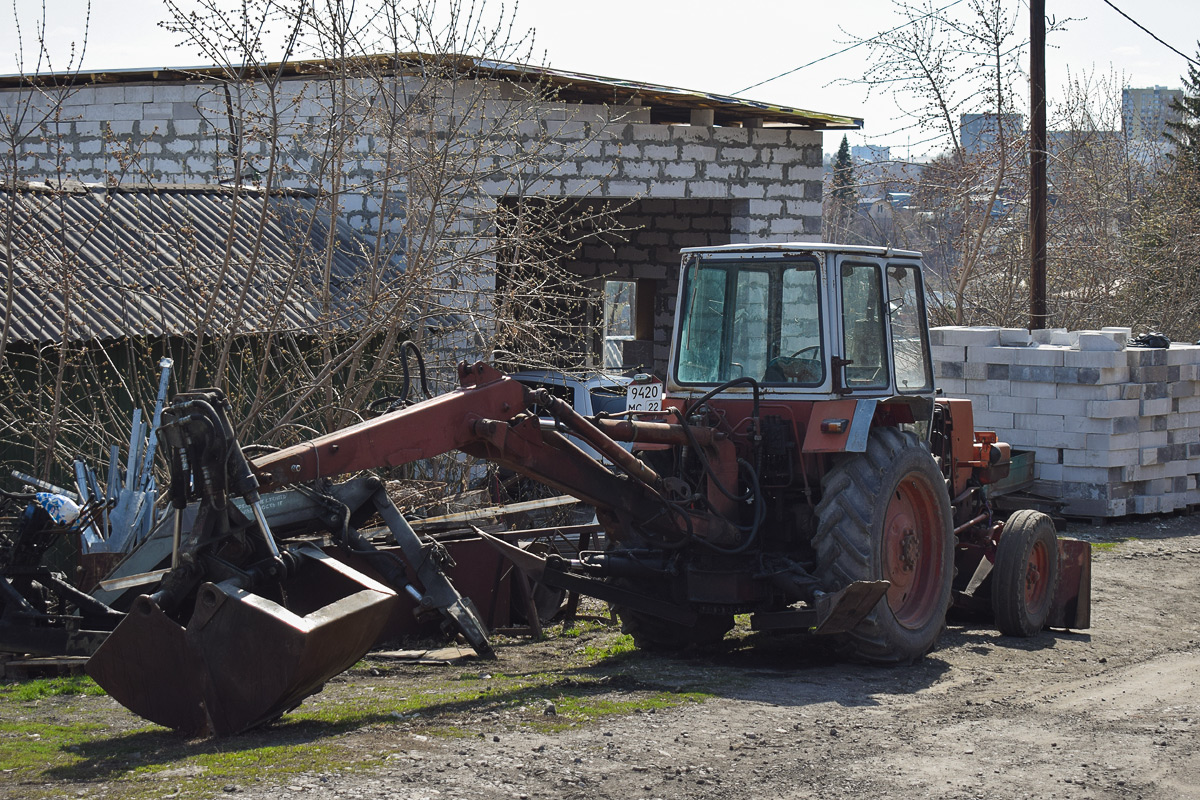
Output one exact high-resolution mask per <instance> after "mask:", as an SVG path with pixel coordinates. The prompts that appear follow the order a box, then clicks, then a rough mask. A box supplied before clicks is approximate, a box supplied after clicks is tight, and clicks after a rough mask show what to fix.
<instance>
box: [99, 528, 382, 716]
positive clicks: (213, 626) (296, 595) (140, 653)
mask: <svg viewBox="0 0 1200 800" xmlns="http://www.w3.org/2000/svg"><path fill="white" fill-rule="evenodd" d="M293 552H299V553H301V554H303V556H304V558H303V559H302V564H301V566H300V568H299V569H298V570H297V571H296V573H295V574H294V575H293V576H291V577H290V578H289V579H288V580H287V581H285V585H284V593H283V596H284V597H286V598H287V606H286V607H285V606H283V605H280V604H279V603H276V602H274V601H273V600H270V599H268V598H266V597H263V596H261V595H257V594H254V593H252V592H248V591H246V590H244V589H241V588H238V587H237V586H236V585H233V584H232V582H229V581H226V582H223V583H205V584H202V585H201V587H200V588H199V590H198V593H197V595H196V604H195V609H194V611H193V612H192V615H191V618H190V619H189V620H188V621H187V623H186V625H181V624H179V623H178V622H176V621H174V620H173V619H171V618H170V617H169V616H168V615H167V614H166V613H164V612H163V611H162V609H160V608H159V607H158V606H157V605H156V604H155V602H154V601H153V600H152V599H151V598H150V597H148V596H146V595H143V596H141V597H139V598H138V599H137V600H136V601H135V602H134V605H133V608H132V609H130V612H129V615H128V616H127V617H126V618H125V619H124V620H123V621H122V622H121V624H120V625H118V626H117V629H116V630H115V631H113V633H112V635H110V636H109V637H108V640H107V641H105V643H104V644H103V645H102V646H101V647H100V649H99V650H97V651H96V654H95V655H93V656H92V658H91V659H90V660H89V661H88V664H87V671H88V674H89V675H91V676H92V678H94V679H95V681H96V683H98V684H99V685H100V686H102V687H103V688H104V689H105V691H107V692H108V693H109V695H111V696H112V697H113V699H115V700H116V701H117V702H119V703H121V704H122V705H123V706H125V707H126V708H128V709H129V710H130V711H132V712H134V713H135V714H138V715H139V716H142V717H145V718H146V719H148V720H150V721H151V722H156V723H158V724H160V725H164V726H166V727H168V728H173V729H175V730H177V731H179V732H181V733H185V734H189V735H201V734H205V733H211V734H214V735H216V736H228V735H231V734H235V733H240V732H241V731H244V730H247V729H249V728H253V727H254V726H256V725H261V724H263V723H266V722H270V721H271V720H273V719H275V718H277V717H279V716H280V715H282V714H284V713H286V712H288V711H290V710H291V709H293V708H295V707H296V706H298V705H299V704H300V702H301V701H302V700H303V699H304V698H305V697H308V696H309V695H311V694H314V693H315V692H318V691H320V689H321V687H322V686H323V685H324V684H325V682H326V681H327V680H329V679H330V678H332V677H333V676H335V675H337V674H338V673H340V672H342V671H344V670H345V669H347V668H348V667H350V666H351V665H352V664H354V663H355V662H356V661H357V660H358V659H359V658H361V657H362V655H363V654H364V653H366V652H367V650H368V649H370V647H371V645H372V644H374V643H375V640H376V639H377V638H378V636H379V634H380V632H381V631H382V630H383V627H384V625H385V624H386V623H387V621H388V617H389V615H390V614H391V613H392V610H393V606H394V604H395V602H396V595H395V593H394V592H392V590H390V589H388V588H387V587H386V586H384V585H383V584H380V583H378V582H376V581H374V580H372V579H371V578H368V577H367V576H365V575H363V574H362V573H360V572H357V571H356V570H354V569H351V568H350V567H348V566H346V565H345V564H342V563H341V562H339V561H337V560H336V559H333V558H332V557H330V556H328V555H326V554H324V553H322V552H321V551H319V550H317V549H316V548H314V547H311V546H307V545H306V546H303V547H300V548H295V549H293Z"/></svg>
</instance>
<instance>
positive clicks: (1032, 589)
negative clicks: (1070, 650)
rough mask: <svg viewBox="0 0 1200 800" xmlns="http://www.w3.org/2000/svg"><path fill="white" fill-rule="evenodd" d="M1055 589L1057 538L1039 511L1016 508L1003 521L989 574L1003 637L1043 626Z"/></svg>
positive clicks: (1051, 523)
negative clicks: (1005, 520) (994, 562)
mask: <svg viewBox="0 0 1200 800" xmlns="http://www.w3.org/2000/svg"><path fill="white" fill-rule="evenodd" d="M1057 590H1058V534H1057V532H1056V531H1055V530H1054V521H1053V520H1052V519H1050V517H1048V516H1046V515H1045V514H1043V513H1041V512H1040V511H1033V510H1031V509H1022V510H1020V511H1018V512H1016V513H1015V514H1013V515H1012V516H1011V517H1009V518H1008V521H1007V522H1006V523H1004V529H1003V530H1002V531H1001V532H1000V542H999V543H998V544H997V545H996V564H995V566H994V568H993V571H992V611H993V612H994V613H995V615H996V627H997V628H998V629H999V630H1000V632H1001V633H1003V634H1004V635H1006V636H1025V637H1029V636H1033V635H1035V634H1036V633H1037V632H1038V631H1040V630H1041V629H1042V628H1044V627H1045V626H1046V620H1047V619H1048V618H1049V616H1050V606H1051V604H1052V603H1053V601H1054V593H1055V592H1056V591H1057Z"/></svg>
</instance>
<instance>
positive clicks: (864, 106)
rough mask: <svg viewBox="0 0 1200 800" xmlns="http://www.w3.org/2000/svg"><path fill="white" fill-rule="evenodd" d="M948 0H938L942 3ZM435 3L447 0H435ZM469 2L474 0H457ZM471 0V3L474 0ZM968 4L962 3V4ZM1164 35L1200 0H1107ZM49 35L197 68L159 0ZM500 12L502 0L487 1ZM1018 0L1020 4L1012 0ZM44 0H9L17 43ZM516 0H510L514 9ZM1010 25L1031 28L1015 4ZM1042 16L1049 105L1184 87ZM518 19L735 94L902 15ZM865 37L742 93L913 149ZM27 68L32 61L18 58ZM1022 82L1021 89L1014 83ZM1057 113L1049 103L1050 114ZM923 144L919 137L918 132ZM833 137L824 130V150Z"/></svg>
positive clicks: (633, 71)
mask: <svg viewBox="0 0 1200 800" xmlns="http://www.w3.org/2000/svg"><path fill="white" fill-rule="evenodd" d="M950 1H951V0H935V3H936V5H938V6H944V5H946V4H947V3H949V2H950ZM443 2H444V0H443ZM464 2H469V0H464ZM476 2H480V0H476ZM968 2H970V0H966V2H962V0H960V3H962V5H961V6H960V8H965V7H966V3H968ZM1112 2H1113V3H1114V4H1115V5H1116V6H1117V7H1119V8H1121V9H1122V10H1123V11H1124V12H1125V13H1126V14H1128V15H1129V16H1131V17H1133V19H1135V20H1136V21H1137V22H1138V23H1140V24H1141V25H1143V26H1144V27H1146V28H1148V29H1149V30H1150V31H1152V32H1153V33H1154V34H1156V35H1157V36H1158V37H1159V38H1161V39H1163V40H1164V41H1165V42H1166V43H1167V44H1169V45H1171V46H1173V47H1174V48H1176V49H1177V50H1179V51H1181V52H1183V53H1185V54H1187V55H1188V56H1190V57H1192V58H1197V40H1198V39H1200V2H1196V0H1141V2H1139V3H1134V2H1133V0H1112ZM45 3H46V9H47V14H46V18H47V20H48V25H47V37H46V39H47V42H48V43H49V45H50V48H51V51H52V52H54V53H56V54H57V56H58V58H59V59H60V63H61V62H62V61H63V60H65V57H66V55H67V54H68V53H69V51H70V46H71V43H72V42H75V43H77V44H78V43H79V42H81V41H82V40H83V35H84V32H85V30H86V31H87V34H88V41H87V48H86V51H85V55H84V61H83V66H84V68H85V69H88V70H102V69H122V68H148V67H167V66H196V65H200V64H202V63H204V60H203V59H202V58H201V57H199V56H198V55H197V54H196V53H194V52H191V51H189V50H187V49H186V48H180V47H177V46H176V40H175V38H174V36H173V35H172V34H169V33H167V32H165V31H163V30H162V29H160V28H159V27H157V25H156V23H157V22H158V21H159V20H161V19H163V18H164V17H165V16H166V8H165V5H164V2H163V0H92V3H91V14H90V23H86V24H85V18H86V13H87V3H86V1H85V0H45ZM487 3H488V6H487V8H488V10H489V11H491V12H493V13H494V12H495V11H496V10H498V9H499V7H500V3H498V2H495V0H487ZM1013 5H1014V7H1018V6H1017V3H1016V0H1014V2H1013ZM41 8H42V2H41V0H16V10H17V13H18V14H19V15H20V16H21V18H22V20H23V27H24V31H25V41H26V50H27V51H28V48H29V42H30V41H31V40H32V39H33V38H34V35H33V21H34V20H35V19H36V18H37V16H38V15H39V14H40V10H41ZM512 8H513V4H512V2H511V0H510V2H507V3H506V4H505V9H506V11H508V12H510V13H512V11H511V10H512ZM1019 8H1020V11H1021V13H1022V17H1021V20H1020V22H1019V23H1018V29H1019V31H1020V32H1021V33H1022V34H1027V33H1028V29H1029V25H1028V17H1027V16H1025V15H1024V12H1025V11H1026V9H1025V7H1024V3H1021V4H1020V6H1019ZM1046 13H1047V15H1048V16H1050V17H1053V18H1054V19H1056V20H1058V21H1060V22H1062V21H1065V23H1064V30H1062V31H1059V32H1055V33H1052V34H1050V36H1049V37H1048V40H1047V41H1048V45H1049V49H1048V51H1047V55H1046V63H1047V85H1048V91H1049V96H1050V99H1051V103H1052V104H1053V103H1054V102H1055V100H1056V99H1057V98H1059V97H1061V96H1062V87H1063V86H1064V85H1065V84H1066V82H1067V80H1068V75H1074V76H1079V75H1083V74H1088V73H1092V74H1095V75H1104V76H1107V75H1112V76H1115V79H1116V81H1117V82H1118V84H1123V85H1127V86H1134V87H1148V86H1167V87H1169V88H1180V87H1181V85H1182V84H1181V81H1180V76H1181V75H1182V74H1184V73H1185V72H1186V69H1187V62H1186V61H1185V59H1184V58H1183V57H1181V56H1180V55H1178V54H1176V53H1174V52H1172V51H1171V50H1170V49H1168V48H1167V47H1165V46H1164V45H1162V44H1160V43H1159V42H1157V41H1155V40H1154V39H1153V38H1152V37H1151V36H1150V35H1148V34H1147V33H1145V32H1143V31H1142V30H1140V29H1138V28H1137V27H1136V26H1135V25H1134V24H1133V23H1131V22H1129V21H1128V20H1127V19H1125V18H1124V17H1122V16H1121V15H1120V14H1119V13H1118V12H1117V11H1116V10H1114V9H1113V8H1112V7H1110V6H1109V5H1107V4H1106V3H1105V2H1104V0H1046ZM514 16H515V21H516V24H517V26H518V27H519V28H521V29H526V28H532V29H533V31H534V36H535V44H536V52H537V54H538V57H539V58H541V57H542V56H543V55H544V57H545V58H546V60H547V61H548V63H549V64H550V66H552V67H556V68H559V69H565V70H573V71H578V72H586V73H591V74H596V75H603V76H607V77H616V78H627V79H633V80H640V81H645V82H650V83H661V84H666V85H670V86H678V87H682V88H688V89H700V90H704V91H710V92H717V93H724V94H733V93H735V92H738V91H740V90H742V89H744V88H746V87H748V86H751V85H752V84H758V83H760V82H762V81H766V80H767V79H770V78H772V77H773V76H776V75H780V74H781V73H785V72H788V71H789V70H793V69H795V68H796V67H799V66H801V65H803V64H807V63H808V62H811V61H813V60H815V59H818V58H821V57H823V56H828V55H830V54H833V53H836V52H837V51H839V50H842V49H843V48H845V47H846V46H847V45H848V44H849V43H851V41H852V40H853V38H854V37H860V38H863V37H870V36H872V35H874V34H876V33H879V32H880V31H883V30H886V29H888V28H891V27H893V26H895V25H897V24H900V23H901V22H902V21H903V18H902V17H900V16H899V15H898V14H897V13H896V11H895V9H894V5H893V2H892V0H852V1H851V2H843V3H834V2H812V1H811V0H791V1H790V2H779V1H769V0H739V2H736V3H732V2H729V1H728V0H687V1H679V0H519V3H518V4H517V5H516V11H515V14H514ZM10 17H11V12H0V59H5V60H2V61H0V74H3V73H12V72H16V71H17V70H16V62H15V60H14V58H13V54H14V53H15V52H16V50H17V45H16V36H15V26H14V25H12V24H11V19H10ZM866 56H867V48H865V47H859V48H856V49H851V50H849V51H847V52H845V53H842V54H840V55H835V56H833V57H830V58H827V59H825V60H823V61H821V62H820V63H818V64H814V65H812V66H810V67H806V68H804V69H801V70H799V71H796V72H793V73H792V74H790V75H787V76H785V77H782V78H779V79H777V80H772V81H770V82H767V83H765V84H762V85H759V86H757V87H755V88H754V89H751V90H750V91H748V92H746V93H744V94H743V95H741V96H743V97H746V98H748V99H754V100H762V101H767V102H771V103H779V104H782V105H789V106H794V107H798V108H804V109H809V110H814V111H824V112H833V113H839V114H845V115H848V116H854V117H861V118H864V119H865V121H866V124H865V127H864V129H863V130H862V131H861V132H852V133H850V134H849V138H850V142H851V144H864V143H871V144H886V145H890V146H892V148H893V150H892V153H893V156H894V157H895V156H904V155H906V154H907V153H906V152H905V151H906V148H907V149H908V150H910V151H912V154H913V155H918V153H917V152H916V150H917V148H918V146H919V145H917V146H914V145H913V143H912V142H913V138H914V137H913V134H911V133H910V134H896V133H895V131H896V129H897V127H898V125H899V123H898V121H897V120H898V118H899V115H900V111H899V110H898V106H897V104H896V102H895V100H894V99H893V98H891V97H890V96H888V95H886V94H881V93H878V92H876V93H872V94H868V92H867V91H866V89H865V87H863V86H862V85H855V84H853V83H848V82H847V81H853V80H854V79H857V78H861V76H862V75H863V72H864V70H865V68H866ZM27 69H28V67H27ZM1021 91H1022V93H1027V90H1026V89H1024V88H1022V89H1021ZM1051 114H1052V115H1053V111H1052V112H1051ZM918 141H919V140H918ZM838 142H840V136H834V135H828V136H826V144H825V147H826V149H827V150H833V149H836V147H837V144H838Z"/></svg>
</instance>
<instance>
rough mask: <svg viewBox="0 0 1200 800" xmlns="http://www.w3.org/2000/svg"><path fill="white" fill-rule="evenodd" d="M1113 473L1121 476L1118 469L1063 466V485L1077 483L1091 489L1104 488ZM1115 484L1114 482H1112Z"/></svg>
mask: <svg viewBox="0 0 1200 800" xmlns="http://www.w3.org/2000/svg"><path fill="white" fill-rule="evenodd" d="M1113 472H1116V473H1117V474H1118V475H1120V474H1121V468H1120V467H1072V466H1068V465H1066V464H1063V483H1064V484H1067V483H1077V484H1083V485H1087V486H1091V487H1096V486H1105V485H1107V484H1108V483H1109V482H1110V478H1111V477H1112V474H1113ZM1114 482H1115V481H1114Z"/></svg>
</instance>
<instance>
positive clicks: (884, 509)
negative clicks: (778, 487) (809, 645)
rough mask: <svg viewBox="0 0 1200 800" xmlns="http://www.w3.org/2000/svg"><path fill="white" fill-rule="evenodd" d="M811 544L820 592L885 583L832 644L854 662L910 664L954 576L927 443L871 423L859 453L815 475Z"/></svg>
mask: <svg viewBox="0 0 1200 800" xmlns="http://www.w3.org/2000/svg"><path fill="white" fill-rule="evenodd" d="M821 494H822V496H821V502H820V503H819V504H818V505H817V518H818V524H817V531H816V534H815V535H814V536H813V547H814V548H815V550H816V553H817V568H818V571H817V574H818V576H819V577H820V580H821V584H822V589H824V590H825V591H829V592H832V591H836V590H838V589H841V588H843V587H845V586H848V585H850V584H851V583H853V582H855V581H877V580H886V581H888V582H889V583H890V584H891V585H890V586H889V588H888V591H887V594H886V595H885V596H884V597H883V598H882V599H880V601H879V602H878V603H877V604H876V605H875V608H873V609H872V610H871V612H870V613H868V614H867V615H866V616H865V617H863V619H862V620H861V621H860V622H859V623H858V624H857V625H856V626H855V627H854V628H852V629H851V630H850V631H848V632H846V633H844V634H839V635H838V636H839V640H838V647H839V649H841V650H842V651H843V652H844V653H845V654H846V655H847V656H849V657H851V658H856V659H859V660H863V661H872V662H880V663H894V662H903V661H912V660H914V659H917V658H920V657H922V656H924V655H925V654H926V653H928V652H929V651H930V650H931V649H932V648H933V646H934V644H935V643H936V642H937V638H938V636H939V635H940V634H941V632H942V629H943V628H944V627H945V623H946V609H947V608H948V607H949V605H950V585H951V582H952V580H953V577H954V533H953V531H952V529H951V527H950V519H951V516H950V496H949V494H948V493H947V491H946V484H945V480H944V478H943V477H942V473H941V471H940V470H939V469H938V467H937V463H936V462H935V461H934V460H933V456H932V455H930V453H929V450H928V449H926V447H925V446H924V445H923V444H922V443H921V441H920V440H919V439H917V437H916V436H915V435H913V434H912V433H908V432H905V431H900V430H898V429H896V428H876V429H875V430H872V431H871V434H870V437H869V438H868V440H867V449H866V452H863V453H858V454H852V455H849V456H847V457H846V458H845V459H844V460H843V461H841V463H839V464H837V465H836V466H835V467H834V468H833V469H831V470H830V471H829V472H828V473H827V474H826V476H825V478H824V480H823V481H822V482H821Z"/></svg>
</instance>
